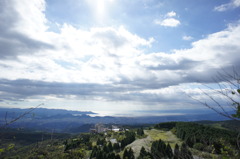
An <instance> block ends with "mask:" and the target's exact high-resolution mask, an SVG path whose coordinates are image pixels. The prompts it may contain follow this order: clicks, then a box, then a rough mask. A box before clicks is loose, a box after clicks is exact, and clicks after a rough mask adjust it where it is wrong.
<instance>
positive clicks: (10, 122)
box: [0, 103, 44, 129]
mask: <svg viewBox="0 0 240 159" xmlns="http://www.w3.org/2000/svg"><path fill="white" fill-rule="evenodd" d="M41 105H44V103H41V104H39V105H37V106H36V107H32V108H29V109H28V111H26V112H24V113H23V114H21V115H19V116H18V117H17V118H15V119H13V120H11V121H9V122H7V112H6V115H5V124H4V125H2V126H0V129H2V128H5V127H7V126H8V125H10V124H12V123H14V122H16V121H17V120H19V119H21V118H23V117H24V116H26V115H27V114H30V113H31V112H32V111H34V110H35V109H36V108H38V107H40V106H41Z"/></svg>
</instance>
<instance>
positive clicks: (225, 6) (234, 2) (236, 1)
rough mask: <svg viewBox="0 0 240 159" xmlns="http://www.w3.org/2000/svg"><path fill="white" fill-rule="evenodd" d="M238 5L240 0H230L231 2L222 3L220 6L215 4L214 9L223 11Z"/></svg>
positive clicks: (239, 5)
mask: <svg viewBox="0 0 240 159" xmlns="http://www.w3.org/2000/svg"><path fill="white" fill-rule="evenodd" d="M238 7H240V0H231V2H229V3H226V4H222V5H220V6H216V7H215V8H214V10H215V11H219V12H223V11H226V10H229V9H235V8H238Z"/></svg>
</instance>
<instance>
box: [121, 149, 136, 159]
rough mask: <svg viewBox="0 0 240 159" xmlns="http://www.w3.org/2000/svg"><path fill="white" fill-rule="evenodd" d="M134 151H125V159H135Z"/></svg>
mask: <svg viewBox="0 0 240 159" xmlns="http://www.w3.org/2000/svg"><path fill="white" fill-rule="evenodd" d="M134 158H135V157H134V154H133V150H132V149H131V148H129V149H125V150H124V152H123V159H134Z"/></svg>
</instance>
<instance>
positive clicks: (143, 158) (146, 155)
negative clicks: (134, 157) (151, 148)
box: [138, 146, 153, 159]
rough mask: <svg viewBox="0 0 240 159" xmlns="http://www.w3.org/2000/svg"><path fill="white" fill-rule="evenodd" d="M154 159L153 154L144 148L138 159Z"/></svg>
mask: <svg viewBox="0 0 240 159" xmlns="http://www.w3.org/2000/svg"><path fill="white" fill-rule="evenodd" d="M152 158H153V157H152V154H151V153H150V152H147V151H146V149H145V148H144V147H143V146H142V148H141V150H140V155H139V156H138V159H152Z"/></svg>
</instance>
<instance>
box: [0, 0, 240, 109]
mask: <svg viewBox="0 0 240 159" xmlns="http://www.w3.org/2000/svg"><path fill="white" fill-rule="evenodd" d="M26 4H27V5H26ZM30 8H34V9H30ZM45 8H46V4H45V2H44V1H43V0H32V1H28V0H22V1H21V2H19V1H14V0H3V1H1V2H0V12H1V13H0V15H1V16H0V20H1V22H4V23H2V24H3V25H1V26H0V41H1V42H0V50H1V52H0V94H1V97H2V99H1V100H2V102H7V101H17V102H20V101H29V100H31V99H36V100H37V99H48V98H49V97H51V96H52V97H54V98H61V99H66V100H68V99H74V100H86V99H87V100H101V101H128V102H139V103H144V104H146V105H156V104H159V103H160V104H161V105H165V106H166V105H172V106H175V107H177V106H180V105H182V103H188V104H189V105H190V106H191V105H192V102H191V100H190V99H189V98H188V97H187V96H186V95H184V93H190V94H195V95H196V96H197V95H200V94H201V92H198V91H197V90H196V89H193V87H194V85H198V83H212V82H213V80H212V78H213V77H214V76H215V75H216V74H217V72H218V71H219V70H221V69H224V70H231V69H232V67H233V66H239V61H240V56H239V53H240V45H239V41H240V24H239V23H236V24H231V25H229V26H228V27H227V28H226V29H224V30H222V31H219V32H216V33H213V34H210V35H208V36H207V37H205V38H203V39H201V40H198V41H194V42H192V46H191V48H189V49H180V50H179V49H178V50H173V52H171V53H167V52H148V49H149V48H151V46H152V44H153V43H154V42H155V39H154V38H153V37H149V38H147V39H146V38H143V37H140V36H139V35H136V34H134V33H131V32H130V31H129V30H127V29H126V28H125V27H123V26H119V27H92V28H89V29H81V28H77V27H74V26H72V25H71V24H67V23H65V24H62V25H59V28H58V29H59V32H54V31H52V30H51V28H49V26H48V23H49V21H48V19H47V18H46V16H45V13H44V11H45ZM174 17H176V13H175V12H173V11H172V12H169V13H167V14H166V17H165V19H163V20H162V21H155V23H156V24H159V25H163V26H167V27H176V26H178V25H180V21H179V20H177V19H175V18H174ZM183 39H184V40H192V38H191V37H188V36H186V37H185V38H183ZM190 86H191V87H190Z"/></svg>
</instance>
